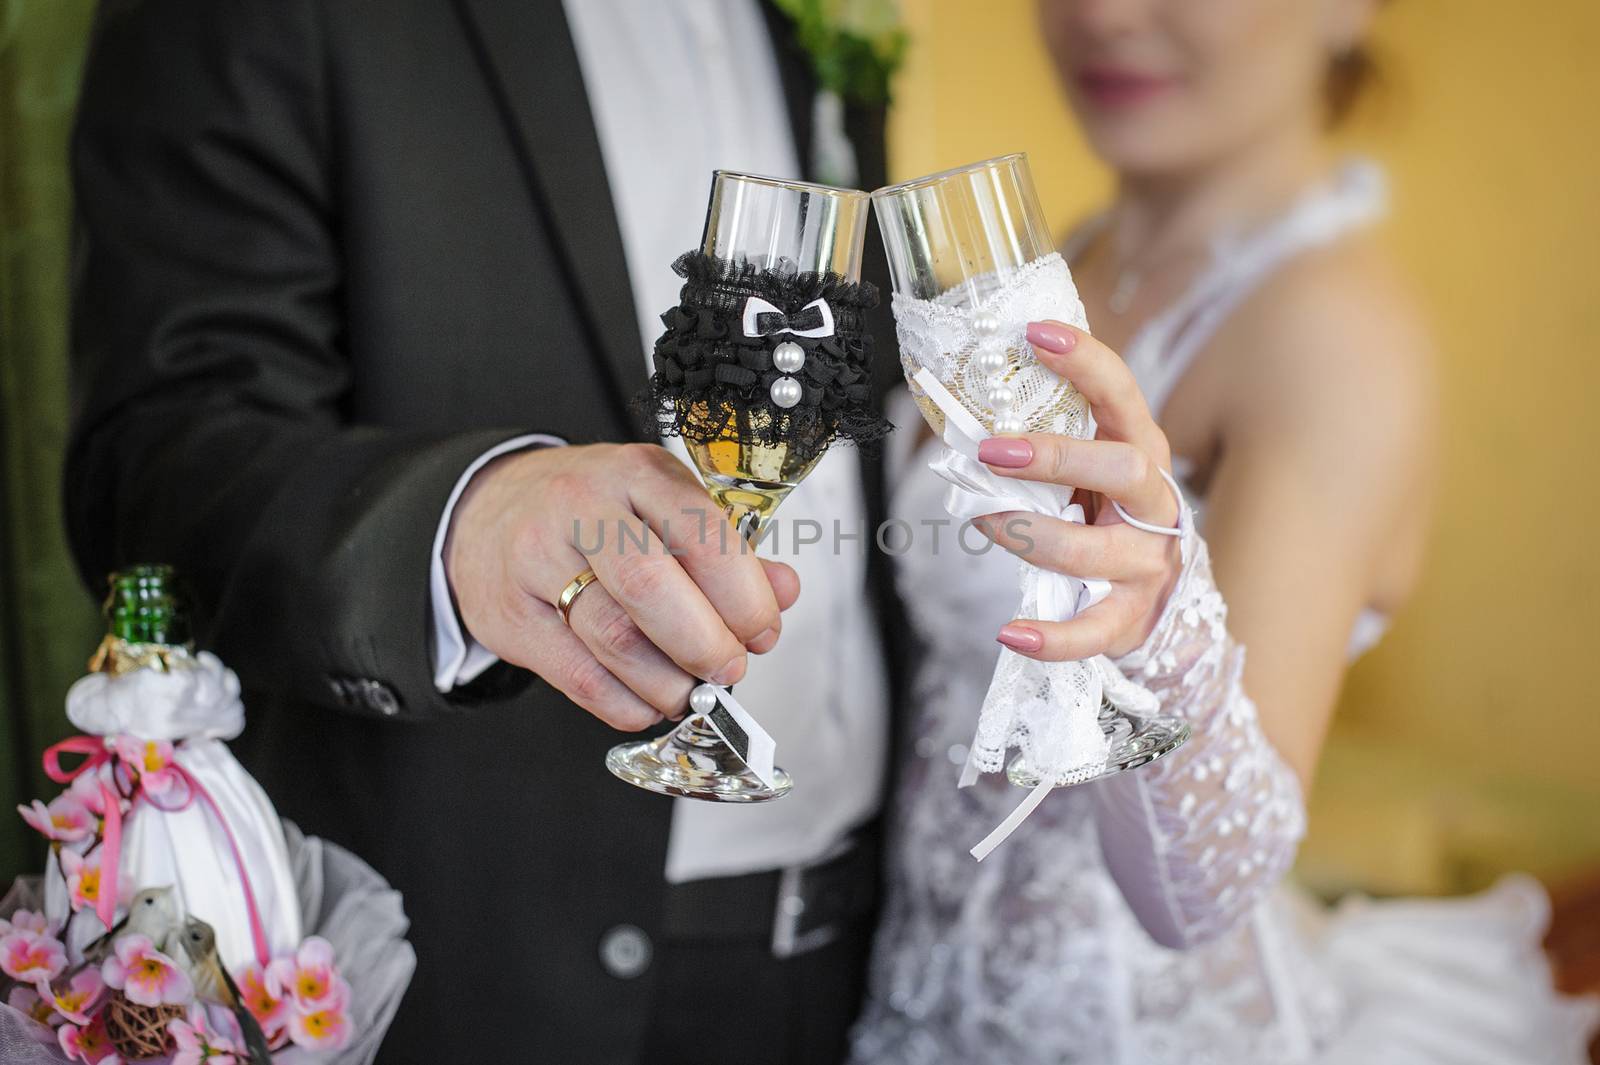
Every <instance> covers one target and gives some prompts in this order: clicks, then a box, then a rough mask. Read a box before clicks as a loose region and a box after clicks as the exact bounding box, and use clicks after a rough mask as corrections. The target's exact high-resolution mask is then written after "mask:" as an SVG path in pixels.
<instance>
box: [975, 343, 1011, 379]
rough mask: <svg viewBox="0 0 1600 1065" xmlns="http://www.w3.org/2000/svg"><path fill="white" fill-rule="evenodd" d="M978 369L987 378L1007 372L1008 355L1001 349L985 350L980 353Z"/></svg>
mask: <svg viewBox="0 0 1600 1065" xmlns="http://www.w3.org/2000/svg"><path fill="white" fill-rule="evenodd" d="M978 369H979V370H981V371H983V375H984V376H985V377H994V376H995V375H996V374H1003V373H1005V372H1006V353H1005V352H1004V351H1002V350H1001V349H999V348H984V349H983V350H982V351H980V352H978Z"/></svg>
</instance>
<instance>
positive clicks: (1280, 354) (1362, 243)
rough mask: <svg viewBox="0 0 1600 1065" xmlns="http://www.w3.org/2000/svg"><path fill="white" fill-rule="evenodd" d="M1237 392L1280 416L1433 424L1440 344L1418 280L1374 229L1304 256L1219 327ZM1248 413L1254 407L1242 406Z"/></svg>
mask: <svg viewBox="0 0 1600 1065" xmlns="http://www.w3.org/2000/svg"><path fill="white" fill-rule="evenodd" d="M1216 346H1217V347H1218V348H1219V349H1220V350H1222V351H1225V352H1227V353H1228V356H1229V357H1228V360H1227V361H1228V362H1229V363H1231V366H1230V371H1231V372H1230V374H1229V376H1230V377H1231V378H1233V380H1234V382H1235V383H1236V384H1237V385H1240V386H1242V387H1240V388H1239V389H1238V390H1237V391H1235V390H1232V389H1230V393H1231V394H1234V395H1237V396H1239V397H1240V399H1241V401H1242V402H1244V403H1246V404H1249V405H1252V406H1255V407H1257V408H1258V409H1260V410H1264V411H1269V412H1271V413H1272V415H1273V416H1274V417H1275V418H1276V417H1282V416H1286V415H1287V416H1289V417H1292V418H1296V419H1300V418H1310V419H1311V420H1312V421H1313V423H1315V422H1320V421H1323V420H1324V418H1325V417H1326V418H1331V419H1334V420H1343V421H1344V423H1345V424H1346V425H1348V424H1349V421H1348V419H1350V418H1351V417H1358V418H1359V419H1360V421H1361V422H1362V423H1363V424H1365V425H1370V426H1372V428H1373V429H1381V428H1382V427H1383V424H1384V423H1392V424H1393V428H1394V429H1396V430H1402V429H1403V428H1404V427H1406V426H1409V427H1411V428H1412V429H1413V430H1415V429H1423V430H1425V429H1426V427H1427V425H1428V424H1429V422H1430V421H1431V417H1432V407H1433V401H1434V395H1435V391H1436V384H1435V367H1434V344H1433V338H1432V333H1431V330H1430V329H1429V327H1428V323H1427V318H1426V315H1425V314H1424V313H1423V310H1422V307H1421V304H1420V302H1419V300H1418V299H1417V297H1416V295H1415V294H1414V293H1413V291H1412V289H1411V287H1410V284H1409V283H1408V281H1407V279H1406V278H1405V276H1404V275H1403V273H1402V272H1401V271H1400V270H1399V269H1398V267H1397V266H1396V264H1395V263H1394V262H1393V261H1392V260H1391V259H1390V257H1389V255H1388V253H1387V252H1386V251H1385V250H1384V249H1383V247H1382V246H1381V244H1380V243H1379V241H1378V239H1377V238H1376V237H1375V236H1373V235H1372V234H1370V233H1361V234H1354V235H1351V236H1349V237H1347V238H1345V239H1343V240H1340V241H1337V242H1335V243H1333V244H1330V245H1327V246H1326V247H1322V248H1318V249H1315V250H1313V251H1310V252H1308V253H1305V254H1303V255H1300V256H1297V257H1296V258H1294V259H1293V260H1292V261H1290V262H1288V263H1286V264H1285V265H1284V266H1283V267H1282V268H1281V269H1279V270H1278V271H1276V272H1275V273H1274V275H1273V276H1272V277H1271V278H1269V279H1267V280H1266V281H1265V282H1264V283H1263V284H1262V285H1261V286H1260V287H1259V288H1257V289H1256V291H1254V292H1253V293H1252V294H1251V296H1250V297H1249V298H1248V299H1247V300H1245V302H1244V303H1243V304H1242V305H1241V306H1240V307H1239V308H1238V309H1237V310H1236V311H1235V313H1234V314H1233V315H1231V316H1230V318H1229V321H1228V323H1227V324H1226V325H1225V326H1224V327H1223V329H1222V330H1220V331H1219V333H1218V335H1217V345H1216ZM1237 413H1239V414H1244V415H1248V414H1249V413H1250V412H1249V411H1248V410H1244V411H1239V412H1237Z"/></svg>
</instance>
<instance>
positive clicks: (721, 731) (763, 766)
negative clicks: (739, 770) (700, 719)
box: [703, 684, 778, 788]
mask: <svg viewBox="0 0 1600 1065" xmlns="http://www.w3.org/2000/svg"><path fill="white" fill-rule="evenodd" d="M704 687H706V688H709V689H711V691H713V692H714V693H716V696H717V702H718V704H720V705H721V707H722V709H723V710H725V711H727V713H728V716H729V717H730V718H732V719H733V722H734V724H736V725H737V726H738V727H739V728H740V729H741V730H742V731H743V732H744V737H745V742H744V743H742V744H741V743H739V742H738V737H737V736H730V735H729V734H728V730H727V729H726V728H724V727H723V725H722V723H720V722H718V721H717V717H716V714H715V713H714V712H713V713H710V714H705V715H703V716H704V718H705V722H706V724H707V725H709V726H711V731H712V732H715V733H716V734H717V735H718V736H719V737H721V739H722V742H723V743H726V744H727V745H728V749H729V750H731V751H732V752H733V753H734V754H736V755H738V756H739V760H740V761H741V762H743V763H744V764H745V765H746V766H748V767H749V769H750V772H752V773H754V774H755V775H756V776H757V777H759V778H760V780H761V783H763V784H765V785H766V786H767V787H769V788H771V787H775V786H776V785H777V776H776V774H775V773H774V772H773V758H774V756H775V755H776V754H777V750H778V744H777V742H776V741H775V740H774V739H773V738H772V735H771V734H770V733H769V732H767V730H766V729H764V728H762V727H761V725H760V724H759V723H758V722H757V721H756V719H755V718H754V717H752V716H751V714H750V711H748V710H746V709H745V708H744V707H743V706H741V705H740V704H739V700H737V699H735V698H734V697H733V692H731V691H729V690H728V689H727V688H724V687H722V686H720V685H717V684H706V685H704Z"/></svg>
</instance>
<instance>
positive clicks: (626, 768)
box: [606, 717, 794, 802]
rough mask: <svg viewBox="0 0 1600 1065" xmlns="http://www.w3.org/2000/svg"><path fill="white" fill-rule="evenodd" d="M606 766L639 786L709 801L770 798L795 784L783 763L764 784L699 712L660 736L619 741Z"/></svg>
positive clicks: (785, 792) (783, 794)
mask: <svg viewBox="0 0 1600 1065" xmlns="http://www.w3.org/2000/svg"><path fill="white" fill-rule="evenodd" d="M606 768H607V769H609V770H611V772H612V774H613V775H614V776H616V777H618V778H620V779H622V780H626V781H627V782H628V783H629V784H632V785H633V786H634V787H637V788H644V789H645V790H646V791H653V792H656V793H657V794H660V795H673V796H676V797H678V798H680V799H704V800H705V801H707V802H767V801H769V800H771V799H781V798H782V797H783V796H785V795H787V794H789V789H790V788H792V787H794V781H793V780H791V779H790V778H789V774H788V773H785V772H784V771H783V770H782V769H778V768H774V769H773V771H772V775H773V786H772V787H768V786H767V785H765V784H763V783H762V782H761V778H759V777H757V776H756V775H755V774H754V773H752V772H750V768H749V767H748V766H746V765H745V764H744V763H743V762H741V761H740V760H739V757H738V756H737V755H735V754H734V753H733V751H731V750H729V749H728V745H727V744H725V743H723V742H722V739H721V737H719V736H718V735H717V734H716V733H715V732H712V731H711V730H710V729H709V728H705V727H704V726H702V725H701V724H700V719H699V718H698V717H691V718H689V719H688V720H686V721H684V722H683V723H682V724H681V725H679V726H678V727H677V728H675V729H673V730H672V731H671V732H668V733H666V734H665V735H661V736H657V737H656V738H655V739H651V740H635V741H634V742H632V743H622V744H618V745H617V746H615V747H613V748H611V750H610V751H608V752H607V753H606Z"/></svg>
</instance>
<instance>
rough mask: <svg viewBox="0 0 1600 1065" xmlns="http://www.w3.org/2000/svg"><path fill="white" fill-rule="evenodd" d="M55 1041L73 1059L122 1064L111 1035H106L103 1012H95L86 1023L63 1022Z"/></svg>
mask: <svg viewBox="0 0 1600 1065" xmlns="http://www.w3.org/2000/svg"><path fill="white" fill-rule="evenodd" d="M56 1041H57V1042H59V1043H60V1044H61V1049H62V1050H64V1051H66V1054H67V1057H68V1058H70V1059H72V1060H73V1061H86V1062H89V1065H122V1058H121V1057H120V1056H119V1055H118V1054H117V1052H116V1051H115V1050H114V1049H112V1046H111V1037H110V1036H108V1035H106V1018H105V1014H103V1013H99V1014H96V1015H95V1018H94V1020H93V1021H91V1022H90V1023H88V1024H86V1025H76V1024H63V1025H62V1026H61V1030H60V1031H59V1032H57V1033H56Z"/></svg>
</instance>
